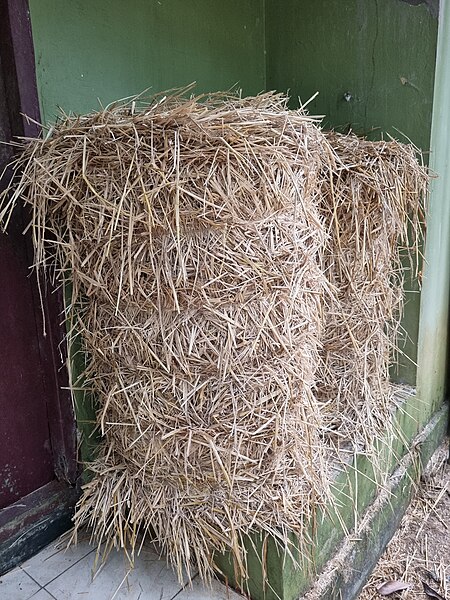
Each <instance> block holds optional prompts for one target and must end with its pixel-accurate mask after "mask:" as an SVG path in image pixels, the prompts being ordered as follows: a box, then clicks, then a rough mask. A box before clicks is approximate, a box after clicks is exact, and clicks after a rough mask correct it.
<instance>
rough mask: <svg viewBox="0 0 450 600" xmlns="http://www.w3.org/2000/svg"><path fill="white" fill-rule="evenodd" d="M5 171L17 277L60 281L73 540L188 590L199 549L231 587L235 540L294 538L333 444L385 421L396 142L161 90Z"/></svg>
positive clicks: (414, 178) (412, 205)
mask: <svg viewBox="0 0 450 600" xmlns="http://www.w3.org/2000/svg"><path fill="white" fill-rule="evenodd" d="M15 168H16V169H17V170H18V171H20V173H21V175H20V178H19V183H18V184H17V186H16V187H15V189H14V191H13V192H12V195H11V196H10V197H9V200H7V199H6V196H4V197H3V212H2V215H1V217H2V219H3V222H4V223H5V224H7V222H8V215H9V214H10V211H11V210H12V209H13V207H14V205H15V204H16V203H17V202H18V201H19V200H23V201H24V202H25V203H28V204H30V205H31V208H32V235H33V240H34V246H35V251H36V266H37V267H38V268H44V269H46V271H47V272H49V273H53V274H54V277H55V278H56V280H57V281H59V282H62V281H63V280H64V277H66V276H67V273H70V274H71V279H72V282H73V296H72V302H71V303H70V304H69V305H68V307H67V313H68V316H69V317H70V318H71V319H72V321H73V322H74V323H75V326H76V328H77V330H78V331H79V332H80V333H81V338H82V340H83V347H84V350H85V352H86V353H87V354H88V356H89V361H88V362H89V366H88V368H87V371H86V373H85V381H86V385H87V386H89V387H90V388H91V389H93V390H94V392H95V395H96V397H97V401H98V407H99V408H98V414H97V423H98V427H99V428H100V430H101V433H102V435H103V438H102V442H101V447H100V451H99V456H98V458H97V459H96V460H95V462H94V463H93V464H92V465H90V468H91V470H92V472H93V478H92V480H91V482H90V483H89V484H87V485H86V487H85V489H84V493H83V495H82V498H81V500H80V502H79V505H78V511H77V514H76V517H75V525H76V527H80V526H82V525H84V524H86V523H87V524H88V525H90V527H91V528H92V531H93V536H94V538H95V539H96V540H97V541H98V542H99V543H101V542H104V541H106V542H107V544H108V546H113V545H116V546H120V547H123V548H125V550H126V552H127V553H128V554H129V555H130V556H131V557H132V555H133V553H134V552H135V550H137V549H138V545H139V542H138V533H140V534H142V533H143V534H145V535H147V536H149V537H152V538H155V539H157V540H158V542H159V543H160V544H161V547H162V549H163V551H165V552H166V553H167V556H168V557H169V559H170V560H171V561H172V563H173V564H174V565H175V567H176V568H177V570H178V573H179V576H180V577H181V576H182V569H183V568H186V569H187V570H188V573H192V571H191V569H192V565H195V567H196V568H198V569H199V571H200V574H201V576H202V577H203V578H204V579H208V578H209V577H210V576H211V573H212V569H213V566H214V564H213V563H214V552H215V551H230V552H231V554H232V556H233V560H234V563H235V568H236V570H237V572H240V573H241V574H243V575H245V573H246V554H245V550H244V549H243V544H242V538H243V536H246V535H247V534H249V533H251V532H254V531H262V532H264V533H266V534H270V535H272V536H274V537H275V538H276V539H278V540H279V541H280V543H281V544H282V545H284V546H285V545H286V544H287V536H288V533H289V532H290V531H293V532H295V533H296V534H298V536H299V537H300V539H301V540H303V541H304V542H305V545H306V542H307V533H306V532H307V530H308V529H307V528H308V523H309V522H310V519H311V517H312V515H313V513H314V511H315V510H316V508H317V507H318V506H319V505H324V504H325V503H327V502H329V501H330V492H329V478H330V465H329V456H330V455H331V452H330V448H331V447H332V445H333V444H334V443H335V440H336V435H338V436H341V437H343V438H345V440H347V441H349V442H357V443H360V442H361V440H365V439H366V438H370V439H372V438H373V436H374V430H371V431H368V430H367V429H366V430H364V427H365V425H366V424H369V425H371V424H372V423H374V424H375V426H376V428H377V430H378V429H379V425H380V423H383V422H384V421H385V420H386V417H387V414H388V412H389V411H390V410H391V406H390V403H389V398H390V388H389V383H388V366H389V362H390V360H391V358H392V348H393V344H394V341H395V332H396V328H397V325H398V320H399V315H400V309H401V300H402V295H401V276H400V274H399V265H400V263H399V251H398V247H397V241H398V239H399V237H402V236H403V242H404V243H405V244H406V231H407V223H408V218H412V222H413V223H414V228H415V230H417V214H418V209H419V199H420V196H421V195H422V194H423V192H424V189H425V186H426V182H427V175H426V171H425V170H424V169H423V168H422V167H420V166H419V164H418V163H417V161H416V158H415V152H414V149H411V148H408V147H405V146H403V145H400V144H398V143H397V142H389V143H386V142H382V143H381V142H380V143H378V144H374V143H371V142H367V141H362V140H359V139H357V138H356V137H355V136H352V135H350V136H346V137H343V136H338V135H335V134H327V135H324V133H323V132H322V131H321V130H320V128H319V126H318V123H317V120H315V119H313V118H311V117H309V116H307V115H305V114H304V112H302V111H292V110H288V108H287V99H286V98H285V97H283V96H280V95H275V94H263V95H260V96H258V97H255V98H247V99H240V98H237V97H235V96H227V95H213V96H208V97H197V98H191V99H185V98H183V95H182V94H179V93H174V94H170V95H168V96H167V97H163V96H161V97H159V98H156V99H154V100H153V101H152V102H151V103H150V104H148V105H146V106H144V105H142V106H139V107H138V106H136V103H135V102H134V101H133V102H130V103H125V104H123V103H119V104H117V105H113V106H110V107H108V108H107V109H105V110H103V111H101V112H98V113H94V114H91V115H87V116H85V117H65V118H63V119H62V120H60V122H59V123H57V125H56V126H55V127H54V128H53V129H52V131H51V132H50V133H49V135H48V136H47V137H46V138H45V139H44V140H33V141H30V142H29V143H27V144H26V146H25V148H24V151H23V153H22V154H21V156H20V157H19V159H18V160H17V162H16V165H15ZM408 215H409V217H408ZM5 226H6V225H5Z"/></svg>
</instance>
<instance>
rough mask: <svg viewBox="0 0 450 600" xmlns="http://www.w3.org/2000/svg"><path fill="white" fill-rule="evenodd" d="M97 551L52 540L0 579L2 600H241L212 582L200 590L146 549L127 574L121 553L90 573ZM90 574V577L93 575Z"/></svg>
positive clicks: (88, 547)
mask: <svg viewBox="0 0 450 600" xmlns="http://www.w3.org/2000/svg"><path fill="white" fill-rule="evenodd" d="M95 559H96V551H95V549H94V548H93V547H92V546H89V544H88V543H87V541H82V542H80V543H79V544H78V545H77V546H76V547H71V548H69V549H68V550H66V543H65V542H61V541H60V542H55V543H53V544H50V546H47V547H46V548H44V549H43V550H42V551H41V552H40V553H39V554H37V555H36V556H34V557H33V558H31V559H30V560H28V561H26V562H25V563H24V564H23V565H22V566H21V567H18V568H17V569H14V570H13V571H11V572H9V573H7V574H6V575H3V576H1V577H0V599H1V600H29V599H30V598H33V600H172V599H174V598H176V600H243V598H242V596H239V595H238V594H236V593H235V592H234V591H232V590H231V589H229V588H226V587H225V586H223V585H222V584H220V583H218V582H216V583H215V584H214V586H213V589H209V588H205V587H204V586H203V585H202V584H201V582H200V581H199V580H198V579H197V578H195V579H194V580H193V582H192V584H191V585H188V583H187V577H186V578H185V582H184V585H183V586H182V585H180V584H179V583H178V580H177V577H176V575H175V574H174V573H173V572H172V570H171V569H170V568H169V567H168V566H167V564H166V562H165V561H164V560H163V559H160V558H159V556H158V555H157V554H156V553H155V552H154V551H153V550H151V549H143V550H142V552H141V554H140V556H139V558H138V559H137V560H136V564H135V568H134V569H133V570H132V571H130V569H129V566H128V564H127V562H126V560H125V559H124V557H123V555H122V554H121V553H115V552H113V553H111V555H110V556H109V558H108V561H107V562H106V563H105V564H104V565H103V566H102V567H101V568H100V569H96V570H95V569H94V563H95ZM94 571H95V575H93V573H94Z"/></svg>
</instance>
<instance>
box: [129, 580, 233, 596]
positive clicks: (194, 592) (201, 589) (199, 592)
mask: <svg viewBox="0 0 450 600" xmlns="http://www.w3.org/2000/svg"><path fill="white" fill-rule="evenodd" d="M243 599H244V597H243V596H241V595H240V594H237V593H236V592H235V591H234V590H232V589H231V588H230V587H226V586H225V585H223V584H222V583H220V582H219V581H214V582H213V584H212V589H211V588H209V587H206V586H205V585H204V584H203V583H201V581H200V580H199V579H198V578H196V579H194V581H193V582H192V587H190V586H188V587H186V588H185V589H184V590H183V591H182V592H180V593H179V594H178V595H177V596H176V598H175V600H243ZM141 600H144V599H143V598H142V599H141Z"/></svg>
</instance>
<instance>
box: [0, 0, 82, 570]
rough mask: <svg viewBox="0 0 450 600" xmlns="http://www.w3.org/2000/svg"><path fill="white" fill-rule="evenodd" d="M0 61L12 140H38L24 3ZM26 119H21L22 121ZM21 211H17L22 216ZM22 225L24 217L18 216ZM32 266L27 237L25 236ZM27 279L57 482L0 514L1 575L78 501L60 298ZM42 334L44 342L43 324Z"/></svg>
mask: <svg viewBox="0 0 450 600" xmlns="http://www.w3.org/2000/svg"><path fill="white" fill-rule="evenodd" d="M0 55H1V57H2V69H3V73H4V78H5V88H6V96H7V104H8V109H9V120H10V124H11V133H12V136H14V137H16V136H25V137H36V136H38V135H39V133H40V126H39V125H38V123H39V122H40V111H39V99H38V91H37V83H36V70H35V61H34V47H33V38H32V32H31V22H30V13H29V7H28V0H0ZM25 115H26V116H25ZM19 210H20V209H19ZM23 219H24V222H27V221H28V220H29V216H28V215H27V214H26V213H25V211H24V213H23ZM24 243H25V245H26V251H27V258H28V263H29V264H30V265H31V264H32V263H33V248H32V243H31V238H30V236H25V240H24ZM41 288H42V289H44V290H45V294H44V298H43V300H42V305H41V299H40V294H39V287H38V283H37V279H36V274H35V273H34V274H33V275H32V290H33V304H34V307H35V320H36V331H37V337H38V344H39V354H40V359H41V364H42V372H41V373H40V375H41V377H42V380H43V386H44V393H45V401H46V406H47V414H48V419H49V430H50V441H51V445H52V454H53V461H54V464H53V468H54V472H55V480H53V481H51V482H50V483H49V484H47V485H45V486H43V487H42V488H40V489H38V490H36V491H34V492H32V493H31V494H29V495H27V496H26V497H24V498H21V499H20V500H18V501H17V502H16V503H14V504H12V505H10V506H8V507H7V508H5V509H3V510H1V511H0V573H4V572H6V571H8V570H9V569H11V568H12V567H13V566H15V565H16V564H19V563H20V562H22V561H23V560H25V559H26V558H27V557H28V556H30V555H32V554H34V553H35V552H37V551H38V550H39V549H40V548H41V547H43V546H44V545H46V544H47V543H49V542H50V541H51V540H52V539H54V538H55V537H56V536H57V535H59V533H62V532H63V531H65V530H66V529H67V528H68V527H70V523H71V516H72V514H73V510H74V505H75V502H76V500H77V498H78V495H79V485H78V481H79V478H80V467H79V464H78V461H77V435H76V425H75V416H74V411H73V406H72V398H71V394H70V391H69V377H68V369H67V347H66V343H65V327H64V313H63V296H62V290H61V289H59V290H55V289H52V287H51V286H50V284H49V283H48V282H44V281H41ZM43 318H44V319H45V329H46V334H44V321H43Z"/></svg>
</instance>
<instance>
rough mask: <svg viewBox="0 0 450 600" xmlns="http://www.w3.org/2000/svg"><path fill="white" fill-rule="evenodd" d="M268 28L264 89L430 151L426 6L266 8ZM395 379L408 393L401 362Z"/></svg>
mask: <svg viewBox="0 0 450 600" xmlns="http://www.w3.org/2000/svg"><path fill="white" fill-rule="evenodd" d="M266 23H267V27H266V52H267V54H266V56H267V70H266V85H267V88H268V89H276V90H279V91H285V90H289V92H290V94H291V96H292V97H293V98H294V99H296V98H298V97H300V98H301V101H302V102H306V101H307V100H308V99H309V98H311V97H312V96H313V94H315V93H316V92H317V91H319V95H318V96H317V98H316V99H315V100H314V101H312V102H311V104H310V105H309V106H308V110H309V111H310V112H311V113H312V114H320V115H325V119H324V124H325V126H326V127H333V128H338V129H340V130H343V131H348V130H349V129H352V130H353V131H355V132H356V133H364V134H369V135H370V137H372V138H379V137H381V135H382V134H383V132H387V133H390V134H391V135H393V136H395V137H397V138H399V139H402V136H401V134H400V133H399V131H400V132H402V133H403V134H405V135H406V136H408V137H409V138H410V139H411V140H412V141H413V142H414V143H415V144H416V145H417V146H419V147H420V148H422V150H424V151H425V152H427V151H428V150H429V148H430V131H431V114H432V104H433V83H434V69H435V54H436V43H437V30H438V21H437V18H436V17H435V16H433V15H432V14H431V12H430V11H429V9H428V8H427V7H426V6H425V5H419V6H411V5H410V4H408V3H406V2H404V1H401V0H314V1H310V0H282V1H280V0H266ZM346 94H349V96H347V99H346V98H345V96H346ZM294 103H295V102H294ZM403 139H404V138H403ZM409 283H410V282H409V281H408V277H407V281H406V286H407V290H409V291H408V292H407V302H406V307H405V317H404V321H403V325H404V328H405V330H406V331H407V332H408V334H409V337H410V340H409V341H406V343H405V346H404V351H405V353H406V354H407V355H408V356H409V357H411V359H412V361H414V362H415V361H416V358H417V344H416V341H417V336H418V324H419V309H420V296H419V294H418V293H417V288H416V287H415V286H412V287H411V286H410V285H409ZM394 377H395V378H396V379H398V380H400V381H406V382H408V383H410V384H411V385H414V384H415V379H416V369H415V365H414V364H413V362H411V361H409V360H407V359H404V358H403V359H400V367H399V369H398V372H397V373H394Z"/></svg>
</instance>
